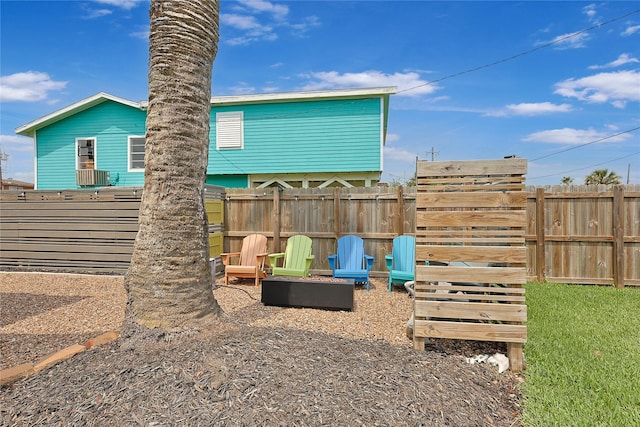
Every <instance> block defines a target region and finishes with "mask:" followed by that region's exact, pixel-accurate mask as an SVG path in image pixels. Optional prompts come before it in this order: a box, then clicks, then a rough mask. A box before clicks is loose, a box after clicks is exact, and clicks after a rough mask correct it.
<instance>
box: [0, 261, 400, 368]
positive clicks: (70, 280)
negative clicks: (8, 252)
mask: <svg viewBox="0 0 640 427" xmlns="http://www.w3.org/2000/svg"><path fill="white" fill-rule="evenodd" d="M372 282H373V283H372V286H371V290H370V291H369V292H367V291H366V290H364V289H363V288H360V287H357V288H356V291H355V295H354V306H355V307H354V310H353V311H350V312H349V311H329V310H315V309H307V308H281V307H266V306H263V305H262V304H261V303H260V292H261V287H260V286H258V287H256V286H253V284H252V282H251V281H250V280H238V279H236V280H234V279H230V283H229V287H224V286H222V285H223V283H224V278H218V280H217V284H216V288H215V290H214V295H215V297H216V300H217V301H218V303H219V304H220V306H221V307H222V309H223V310H224V312H225V313H226V314H227V315H229V316H236V317H237V316H240V317H241V318H239V319H237V320H238V321H241V322H242V323H245V324H247V325H250V326H260V327H284V328H290V327H292V328H296V329H300V330H305V331H315V332H324V333H327V334H333V335H337V336H340V337H343V338H351V339H364V338H370V339H375V340H382V341H385V342H388V343H389V344H392V345H397V346H401V347H407V348H409V347H411V341H409V340H408V339H407V337H406V335H405V324H406V322H407V320H408V319H409V316H410V313H411V299H410V298H408V296H407V294H406V292H404V289H403V288H396V289H395V291H394V292H392V293H388V292H387V288H386V281H385V280H384V279H375V278H374V279H372ZM123 283H124V280H123V278H122V277H120V276H97V275H78V274H59V273H13V272H12V273H7V272H0V349H1V354H2V359H1V360H0V369H4V368H7V367H11V366H15V365H18V364H21V363H26V362H37V361H38V360H40V359H42V358H44V357H46V356H48V355H49V354H51V353H53V352H55V351H58V350H60V349H62V348H64V347H67V346H69V345H72V344H84V343H85V342H86V341H87V340H88V339H90V338H93V337H95V336H98V335H100V334H102V333H104V332H108V331H118V330H120V328H121V326H122V322H123V320H124V307H125V304H126V298H127V297H126V293H125V290H124V285H123Z"/></svg>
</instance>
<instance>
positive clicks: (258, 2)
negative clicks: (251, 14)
mask: <svg viewBox="0 0 640 427" xmlns="http://www.w3.org/2000/svg"><path fill="white" fill-rule="evenodd" d="M238 3H240V4H242V5H244V6H246V7H247V8H249V9H251V10H252V11H255V12H268V13H271V14H273V15H274V16H276V17H284V16H286V15H287V14H288V13H289V8H288V7H287V6H283V5H281V4H274V3H272V2H268V1H264V0H238Z"/></svg>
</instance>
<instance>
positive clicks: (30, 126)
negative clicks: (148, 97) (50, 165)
mask: <svg viewBox="0 0 640 427" xmlns="http://www.w3.org/2000/svg"><path fill="white" fill-rule="evenodd" d="M105 101H114V102H117V103H120V104H123V105H128V106H130V107H133V108H138V109H143V108H144V107H145V105H146V102H133V101H129V100H128V99H124V98H120V97H117V96H113V95H109V94H108V93H104V92H100V93H97V94H95V95H93V96H90V97H89V98H85V99H83V100H81V101H78V102H76V103H74V104H71V105H69V106H67V107H64V108H62V109H60V110H58V111H54V112H53V113H51V114H48V115H46V116H44V117H40V118H39V119H36V120H34V121H32V122H29V123H27V124H25V125H22V126H20V127H17V128H16V129H15V132H16V134H18V135H24V136H31V137H33V136H34V134H35V131H36V130H37V129H40V128H43V127H45V126H48V125H50V124H52V123H55V122H57V121H59V120H62V119H64V118H66V117H69V116H72V115H74V114H76V113H79V112H80V111H83V110H86V109H87V108H91V107H93V106H95V105H98V104H100V103H102V102H105Z"/></svg>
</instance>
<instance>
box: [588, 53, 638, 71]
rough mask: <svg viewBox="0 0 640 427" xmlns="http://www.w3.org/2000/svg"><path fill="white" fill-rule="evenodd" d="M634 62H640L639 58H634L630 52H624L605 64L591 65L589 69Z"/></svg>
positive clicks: (612, 66)
mask: <svg viewBox="0 0 640 427" xmlns="http://www.w3.org/2000/svg"><path fill="white" fill-rule="evenodd" d="M634 62H640V60H638V58H634V57H632V56H630V55H629V54H628V53H623V54H621V55H620V56H618V59H616V60H613V61H611V62H609V63H606V64H604V65H590V66H589V69H591V70H597V69H600V68H616V67H620V66H622V65H626V64H631V63H634Z"/></svg>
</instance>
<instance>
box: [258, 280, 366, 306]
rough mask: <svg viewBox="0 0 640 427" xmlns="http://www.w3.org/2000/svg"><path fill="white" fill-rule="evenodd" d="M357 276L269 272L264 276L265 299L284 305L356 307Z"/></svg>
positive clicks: (263, 290)
mask: <svg viewBox="0 0 640 427" xmlns="http://www.w3.org/2000/svg"><path fill="white" fill-rule="evenodd" d="M353 289H354V281H353V279H336V278H333V277H289V276H269V277H266V278H264V279H262V303H263V304H264V305H277V306H280V307H308V308H322V309H326V310H353Z"/></svg>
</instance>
